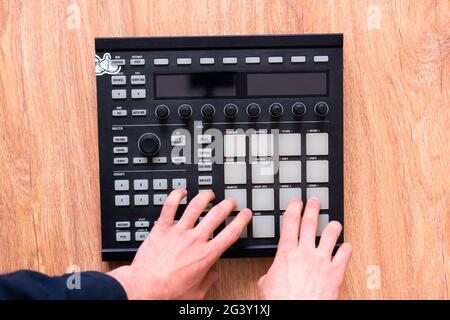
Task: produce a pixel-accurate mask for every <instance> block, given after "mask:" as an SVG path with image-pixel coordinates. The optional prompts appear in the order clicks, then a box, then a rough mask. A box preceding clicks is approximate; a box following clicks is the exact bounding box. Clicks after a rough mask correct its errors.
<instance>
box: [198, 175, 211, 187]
mask: <svg viewBox="0 0 450 320" xmlns="http://www.w3.org/2000/svg"><path fill="white" fill-rule="evenodd" d="M198 184H199V185H200V186H210V185H212V176H199V177H198Z"/></svg>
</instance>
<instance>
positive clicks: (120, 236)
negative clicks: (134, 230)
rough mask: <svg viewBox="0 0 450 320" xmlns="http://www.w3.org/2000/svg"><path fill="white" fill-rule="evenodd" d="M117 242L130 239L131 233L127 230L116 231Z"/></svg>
mask: <svg viewBox="0 0 450 320" xmlns="http://www.w3.org/2000/svg"><path fill="white" fill-rule="evenodd" d="M116 241H117V242H126V241H131V235H130V232H129V231H122V232H116Z"/></svg>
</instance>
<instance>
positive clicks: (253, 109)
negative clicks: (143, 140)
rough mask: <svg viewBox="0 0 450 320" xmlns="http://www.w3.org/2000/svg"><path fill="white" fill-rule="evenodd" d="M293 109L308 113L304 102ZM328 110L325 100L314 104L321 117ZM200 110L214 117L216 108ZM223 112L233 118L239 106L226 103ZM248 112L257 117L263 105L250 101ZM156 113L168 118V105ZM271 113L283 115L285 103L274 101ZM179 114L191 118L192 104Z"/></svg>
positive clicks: (160, 107) (182, 109) (180, 108)
mask: <svg viewBox="0 0 450 320" xmlns="http://www.w3.org/2000/svg"><path fill="white" fill-rule="evenodd" d="M291 111H292V114H293V115H294V116H295V117H301V116H303V115H304V114H305V113H306V106H305V104H304V103H302V102H296V103H294V104H293V105H292V109H291ZM328 111H329V107H328V105H327V104H326V103H325V102H318V103H316V105H315V106H314V112H315V114H316V115H318V116H320V117H323V116H325V115H327V113H328ZM200 112H201V113H202V117H203V118H206V119H210V118H212V117H214V115H215V113H216V109H215V108H214V106H213V105H212V104H205V105H203V107H202V108H201V110H200ZM223 112H224V114H225V117H227V118H229V119H233V118H235V117H236V116H237V113H238V107H237V106H236V105H235V104H233V103H229V104H227V105H225V107H224V109H223ZM246 112H247V115H248V116H249V117H250V118H256V117H258V116H259V114H260V113H261V107H260V106H259V105H258V104H257V103H250V104H249V105H248V106H247V109H246ZM155 113H156V116H157V117H158V118H159V119H167V118H168V117H169V113H170V112H169V108H168V107H167V106H165V105H159V106H158V107H156V110H155ZM269 113H270V115H271V116H272V117H274V118H278V117H281V115H282V114H283V113H284V108H283V105H282V104H281V103H278V102H275V103H272V104H271V105H270V107H269ZM178 115H179V116H180V118H182V119H189V118H190V117H191V116H192V108H191V106H190V105H188V104H182V105H181V106H180V107H179V108H178Z"/></svg>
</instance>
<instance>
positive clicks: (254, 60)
mask: <svg viewBox="0 0 450 320" xmlns="http://www.w3.org/2000/svg"><path fill="white" fill-rule="evenodd" d="M260 62H261V59H260V58H259V57H246V58H245V63H247V64H255V63H260Z"/></svg>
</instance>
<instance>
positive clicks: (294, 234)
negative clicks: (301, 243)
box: [277, 200, 303, 252]
mask: <svg viewBox="0 0 450 320" xmlns="http://www.w3.org/2000/svg"><path fill="white" fill-rule="evenodd" d="M302 207H303V203H302V202H301V201H300V200H291V201H290V202H289V205H288V207H287V209H286V211H285V212H284V214H283V226H282V228H281V235H280V241H279V242H278V251H281V252H282V251H286V250H289V249H292V248H296V247H297V246H298V233H299V228H300V215H301V212H302ZM278 251H277V252H278Z"/></svg>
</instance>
